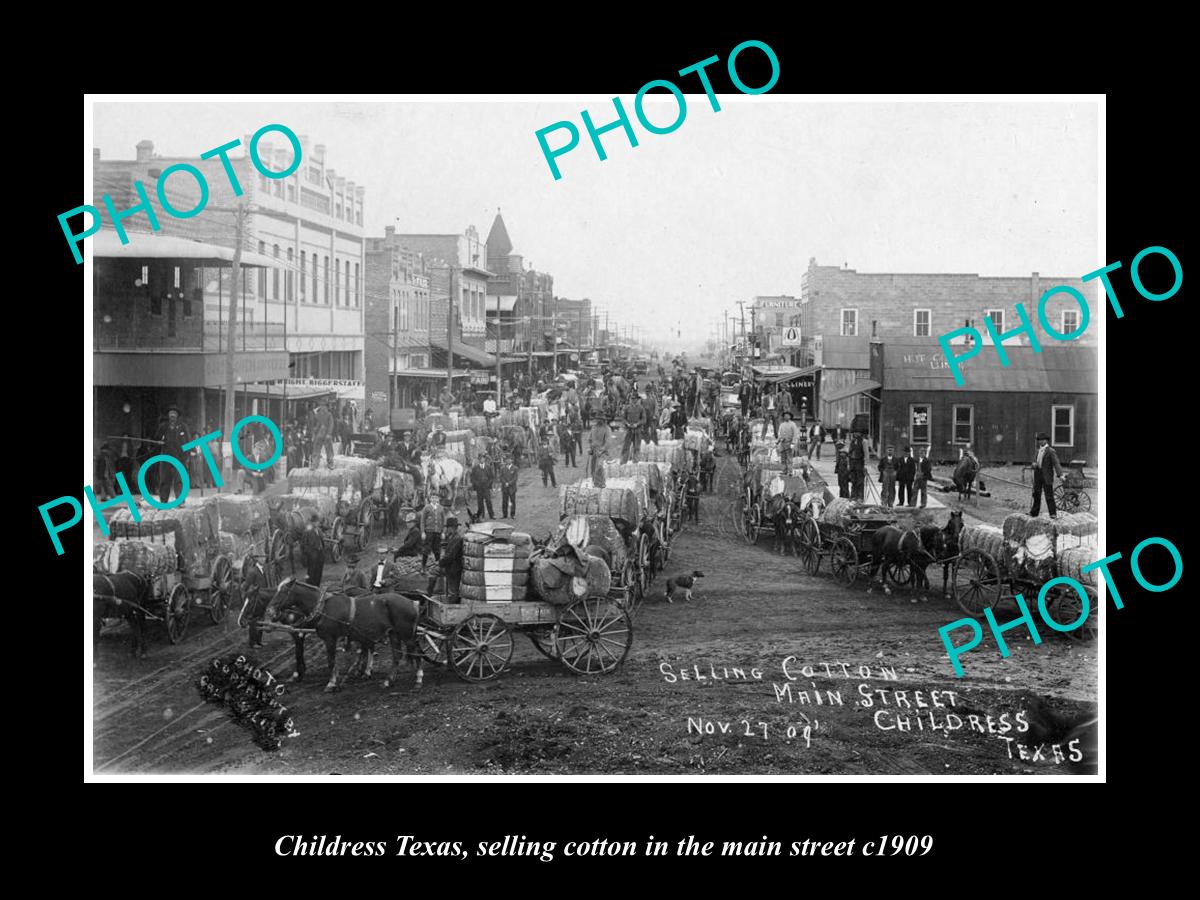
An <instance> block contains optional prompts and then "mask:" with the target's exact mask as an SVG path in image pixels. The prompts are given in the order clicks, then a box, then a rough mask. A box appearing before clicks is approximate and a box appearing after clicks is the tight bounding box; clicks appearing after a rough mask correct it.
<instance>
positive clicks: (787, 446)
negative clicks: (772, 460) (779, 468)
mask: <svg viewBox="0 0 1200 900" xmlns="http://www.w3.org/2000/svg"><path fill="white" fill-rule="evenodd" d="M781 415H782V416H783V424H781V425H780V426H779V461H780V462H782V463H783V468H784V470H785V471H791V467H792V447H794V446H795V444H796V441H797V439H798V438H799V437H800V429H799V428H797V427H796V423H795V422H793V421H792V411H791V410H790V409H785V410H784V411H783V412H782V413H781Z"/></svg>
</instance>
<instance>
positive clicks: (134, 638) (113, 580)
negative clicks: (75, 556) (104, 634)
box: [92, 572, 150, 668]
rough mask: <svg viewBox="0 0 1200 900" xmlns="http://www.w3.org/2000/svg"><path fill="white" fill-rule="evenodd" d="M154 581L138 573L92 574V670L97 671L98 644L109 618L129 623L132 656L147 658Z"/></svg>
mask: <svg viewBox="0 0 1200 900" xmlns="http://www.w3.org/2000/svg"><path fill="white" fill-rule="evenodd" d="M149 601H150V581H149V580H148V579H146V578H143V577H142V576H141V575H138V574H137V573H136V572H117V573H116V574H115V575H105V574H104V573H102V572H95V573H93V574H92V668H95V667H96V644H97V643H98V642H99V640H100V628H101V627H102V626H103V624H104V619H106V618H110V619H112V618H122V619H125V621H127V622H128V623H129V628H130V637H129V652H130V654H131V655H132V656H133V658H134V659H138V658H139V657H142V656H145V655H146V604H147V603H148V602H149Z"/></svg>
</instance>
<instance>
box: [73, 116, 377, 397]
mask: <svg viewBox="0 0 1200 900" xmlns="http://www.w3.org/2000/svg"><path fill="white" fill-rule="evenodd" d="M299 140H300V146H301V163H300V166H299V167H298V168H297V170H296V171H295V172H293V173H292V174H291V175H289V176H287V177H286V178H280V179H270V178H267V177H266V176H264V175H262V174H261V173H259V172H258V170H257V169H256V168H255V167H254V165H253V163H252V161H251V159H250V156H249V144H250V136H249V135H247V136H245V138H244V139H243V141H242V144H241V146H240V147H239V148H237V149H236V150H234V151H233V154H238V153H241V155H240V156H239V155H233V154H231V155H230V156H229V162H230V165H231V166H232V168H233V170H234V172H235V174H236V176H237V179H238V182H239V184H240V186H241V188H242V190H243V192H244V193H243V195H242V196H241V197H236V196H235V195H234V192H233V189H232V186H231V185H230V181H229V177H228V176H227V175H226V173H225V171H224V168H223V165H222V162H221V160H220V159H219V158H217V157H213V158H211V159H207V160H202V159H199V158H198V157H163V156H159V155H157V154H155V152H154V145H153V143H152V142H151V141H148V140H147V141H141V142H139V143H138V145H137V148H136V150H137V153H136V158H135V159H133V160H105V159H101V157H100V150H94V151H93V154H94V165H93V171H94V173H95V182H94V203H95V205H96V206H97V207H99V208H101V209H102V208H103V205H102V202H101V198H102V197H103V196H104V195H105V194H108V195H110V197H111V199H112V202H113V205H114V206H115V208H116V209H118V210H126V209H130V208H132V207H133V206H135V205H136V204H137V203H138V202H139V198H138V196H137V194H136V193H135V189H134V182H135V181H141V182H142V184H143V185H144V186H145V187H146V191H147V194H148V195H149V196H150V198H151V201H150V202H151V205H152V206H154V207H155V213H156V215H157V219H158V223H159V226H160V228H159V230H158V232H157V233H158V234H161V235H164V236H179V237H185V238H190V239H193V240H199V241H204V242H207V243H211V244H215V245H217V246H222V247H229V248H232V247H233V246H234V244H235V243H236V241H237V234H236V230H235V224H234V223H235V216H234V210H235V208H236V206H237V204H239V203H241V204H244V206H245V207H246V209H247V211H248V215H247V217H246V221H245V228H244V233H243V236H242V248H243V250H246V251H252V252H256V253H257V254H258V255H259V256H260V257H266V258H268V259H269V260H270V261H271V262H272V265H271V266H269V267H266V268H261V269H254V270H252V269H245V270H243V272H242V285H241V297H242V304H244V314H243V310H242V309H241V308H239V310H238V315H239V318H243V319H244V323H245V327H246V328H247V329H248V331H249V332H250V333H264V334H270V335H276V336H278V337H279V339H280V340H282V341H283V342H284V346H286V349H287V351H288V353H289V355H290V359H289V365H290V370H291V373H292V376H293V377H294V378H295V379H297V381H296V382H294V387H295V390H294V395H295V396H296V397H300V396H302V395H303V394H304V393H305V392H306V390H307V392H308V393H313V391H315V390H316V389H315V388H312V387H311V382H312V380H316V382H318V383H319V382H338V383H340V385H341V387H340V388H339V390H338V394H339V396H341V397H342V398H344V399H351V400H358V401H361V399H362V386H361V379H362V377H363V359H362V357H363V327H364V326H363V293H364V269H365V262H366V260H365V246H364V243H363V234H362V221H363V200H364V195H365V193H366V191H365V188H364V187H363V186H361V185H356V184H355V183H354V182H353V181H351V180H349V179H347V178H345V177H343V176H340V175H338V174H337V172H336V171H335V170H334V169H332V168H330V167H328V166H327V165H326V154H325V147H324V145H322V144H316V145H311V144H310V142H309V139H308V137H307V135H300V136H299ZM258 150H259V157H260V159H261V160H262V162H263V164H264V165H265V166H266V167H267V168H270V169H273V170H275V171H283V170H286V169H287V168H289V167H290V166H291V165H292V162H293V159H292V149H291V144H290V143H289V142H288V141H287V140H286V139H283V140H282V146H279V144H278V143H272V142H271V141H269V140H266V139H264V140H262V141H260V142H259V145H258ZM181 162H182V163H187V164H189V165H192V166H195V167H196V168H197V169H199V170H200V171H201V172H202V173H204V176H205V179H206V181H207V184H208V188H209V199H208V203H207V205H206V207H205V208H204V209H203V210H202V211H201V212H199V213H198V214H197V215H195V216H193V217H191V218H187V219H177V218H175V217H173V216H170V215H168V214H167V213H166V212H164V211H162V210H161V209H159V208H158V199H157V197H155V185H156V183H157V181H158V179H159V176H160V175H161V174H162V172H163V171H164V170H165V169H166V168H167V167H169V166H171V165H173V164H175V163H181ZM165 193H166V196H167V199H168V201H169V202H170V203H171V205H172V206H173V207H174V208H176V209H181V210H187V209H192V208H194V207H195V206H196V204H197V202H198V200H199V186H198V185H197V184H196V182H195V179H193V178H191V177H189V176H188V175H187V174H185V173H181V174H176V175H173V176H172V177H171V178H170V179H169V181H168V182H167V185H166V187H165ZM123 224H124V227H125V228H126V230H127V231H130V232H132V231H139V232H150V231H151V224H150V221H149V218H148V217H147V216H146V214H145V213H138V214H137V215H135V216H132V217H130V218H128V219H126V220H125V221H124V223H123ZM110 228H111V225H109V224H108V223H106V225H105V229H106V230H108V229H110ZM228 279H229V270H228V268H220V269H218V268H211V269H209V268H206V269H205V280H204V283H203V284H202V285H201V286H200V294H199V296H200V297H202V300H201V301H199V302H198V305H199V306H202V308H203V312H202V313H201V315H202V317H203V321H204V323H205V328H206V329H209V330H211V329H214V328H215V327H216V323H217V322H218V321H219V320H221V319H225V320H227V319H228V299H227V298H228V297H229V287H230V286H229V283H228ZM239 305H240V306H241V304H239ZM306 385H307V386H308V387H307V388H306ZM249 393H251V394H258V395H261V396H267V395H269V394H270V389H269V388H267V387H265V386H264V385H262V384H256V385H254V386H252V387H251V388H250V390H249Z"/></svg>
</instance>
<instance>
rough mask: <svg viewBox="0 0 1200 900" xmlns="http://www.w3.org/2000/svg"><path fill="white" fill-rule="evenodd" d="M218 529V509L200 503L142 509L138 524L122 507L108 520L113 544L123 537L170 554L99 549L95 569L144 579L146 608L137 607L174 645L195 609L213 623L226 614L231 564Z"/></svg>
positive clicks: (231, 585) (232, 583)
mask: <svg viewBox="0 0 1200 900" xmlns="http://www.w3.org/2000/svg"><path fill="white" fill-rule="evenodd" d="M210 500H211V498H210ZM217 526H218V518H217V509H216V506H215V504H212V503H211V502H207V501H204V500H196V499H193V500H192V501H190V502H188V501H185V502H184V503H183V504H180V505H179V506H176V507H174V508H172V509H146V510H142V511H140V514H139V518H138V519H136V520H135V518H134V516H133V513H132V512H131V511H130V510H129V509H128V508H122V509H119V510H117V511H116V513H115V514H114V515H113V517H112V518H111V519H110V520H109V522H108V529H109V537H110V541H111V542H113V543H116V544H118V545H120V544H122V543H124V542H125V541H124V540H122V539H125V540H129V539H132V540H133V541H136V542H141V543H145V544H159V545H162V546H163V547H166V548H168V550H167V551H163V550H153V551H151V550H145V549H141V550H139V549H137V548H136V545H134V544H130V545H129V546H127V547H121V546H118V547H117V549H116V550H105V549H102V546H101V545H97V549H96V551H94V554H95V555H94V557H93V563H94V566H93V567H94V568H95V569H96V571H97V572H98V573H100V574H102V575H115V574H118V573H120V572H121V571H122V570H123V569H124V571H129V572H133V574H134V575H136V576H137V577H138V578H140V579H142V580H143V581H144V582H145V584H144V585H143V586H142V587H143V588H144V589H145V593H144V594H142V596H143V599H144V600H146V601H147V602H148V604H149V605H147V603H141V604H140V605H141V606H143V607H145V612H146V614H147V617H148V618H150V619H152V620H158V621H162V622H163V623H164V625H165V627H166V631H167V640H169V641H170V642H171V643H172V644H177V643H179V642H180V641H182V640H183V638H184V636H185V635H186V634H187V629H188V624H189V622H190V621H191V614H192V608H193V607H195V608H199V609H204V610H207V612H208V615H209V618H210V619H211V620H212V622H213V623H214V624H217V623H220V622H221V621H222V620H223V619H224V618H225V615H226V613H227V612H228V611H229V606H230V603H231V602H232V594H233V591H234V587H235V584H236V577H235V575H234V567H233V560H232V559H231V557H230V555H228V554H227V553H225V552H222V547H221V541H220V538H219V536H218V527H217ZM105 554H106V555H105ZM168 563H171V565H170V566H169V567H168V565H167V564H168ZM114 566H115V568H114ZM130 566H133V568H130ZM122 599H124V598H122Z"/></svg>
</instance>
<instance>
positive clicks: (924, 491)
mask: <svg viewBox="0 0 1200 900" xmlns="http://www.w3.org/2000/svg"><path fill="white" fill-rule="evenodd" d="M920 454H921V458H920V459H919V460H917V477H916V478H915V479H914V480H913V491H914V494H913V498H912V499H913V502H914V503H915V502H916V499H917V495H920V497H921V502H920V504H919V505H920V507H921V509H924V508H925V504H926V503H928V502H929V495H928V490H929V480H930V479H931V478H933V463H932V462H930V460H929V454H928V452H927V451H926V449H925V448H924V447H922V448H921V449H920Z"/></svg>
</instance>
